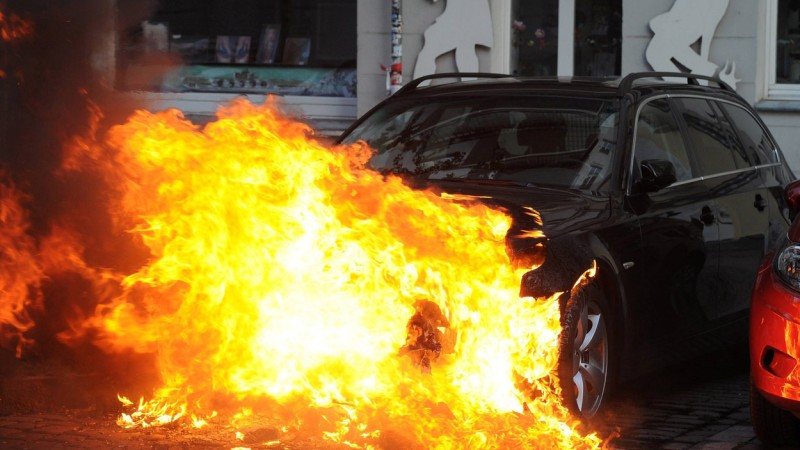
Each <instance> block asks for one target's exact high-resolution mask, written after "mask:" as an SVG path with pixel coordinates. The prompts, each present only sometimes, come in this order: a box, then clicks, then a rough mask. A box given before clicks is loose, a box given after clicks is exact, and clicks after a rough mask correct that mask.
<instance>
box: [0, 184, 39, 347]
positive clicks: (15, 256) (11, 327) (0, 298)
mask: <svg viewBox="0 0 800 450" xmlns="http://www.w3.org/2000/svg"><path fill="white" fill-rule="evenodd" d="M4 179H5V174H3V173H0V244H1V245H0V248H2V250H0V293H2V295H0V345H2V346H3V347H8V346H14V347H15V348H16V354H17V357H19V356H21V355H22V353H23V350H24V349H25V348H27V347H29V346H30V345H31V344H32V341H31V339H30V338H28V337H27V336H26V334H25V333H26V332H27V331H28V330H30V329H31V328H32V327H33V326H34V322H33V319H32V318H31V311H33V310H36V309H40V308H41V292H40V291H39V286H40V281H41V279H42V278H43V276H44V275H43V271H42V268H41V266H40V265H39V262H38V260H37V258H36V256H35V255H36V253H37V252H36V244H35V242H34V240H33V239H32V238H31V237H30V236H29V235H28V228H29V226H30V224H29V221H28V214H27V211H26V209H25V207H24V202H26V201H27V199H28V197H27V196H26V195H25V194H24V193H22V192H20V191H19V190H18V189H17V188H16V187H15V186H14V184H13V183H11V182H10V181H5V182H3V180H4Z"/></svg>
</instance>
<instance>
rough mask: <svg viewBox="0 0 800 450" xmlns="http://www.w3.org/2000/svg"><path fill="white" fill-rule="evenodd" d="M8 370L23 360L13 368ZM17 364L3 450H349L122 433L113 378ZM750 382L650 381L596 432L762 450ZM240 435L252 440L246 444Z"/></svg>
mask: <svg viewBox="0 0 800 450" xmlns="http://www.w3.org/2000/svg"><path fill="white" fill-rule="evenodd" d="M8 361H13V359H12V360H4V362H8ZM14 364H16V366H17V367H16V368H17V369H19V370H18V371H17V373H16V374H15V375H13V376H12V375H9V374H8V373H6V374H4V375H3V376H2V378H0V447H2V448H4V449H45V448H46V449H52V448H80V449H85V450H94V449H107V448H112V447H113V448H120V449H190V448H191V449H196V448H201V449H216V448H234V447H245V448H252V449H258V448H276V449H319V450H323V449H324V450H328V449H344V448H349V447H346V446H345V445H343V444H333V443H330V442H327V441H324V440H323V439H321V438H320V437H319V436H316V435H304V434H302V433H282V432H281V430H280V425H279V424H276V423H273V422H271V421H270V420H269V419H267V418H265V417H257V416H256V417H252V418H251V419H250V421H249V422H248V423H246V424H245V423H243V424H242V426H241V427H240V428H239V429H238V430H237V429H234V428H232V427H205V428H200V429H196V428H186V427H177V426H171V427H158V428H151V429H145V430H126V429H122V428H120V427H118V426H117V425H116V424H115V420H116V416H117V415H118V413H119V403H118V402H117V401H116V399H113V401H112V399H110V397H109V395H104V394H103V392H105V394H112V395H113V392H112V387H111V383H109V379H108V378H107V377H108V376H109V375H80V374H73V375H68V374H66V372H64V371H62V373H61V374H53V375H44V376H43V375H42V373H45V372H48V371H52V370H55V369H63V368H58V367H57V366H48V367H43V366H38V365H37V366H34V365H32V364H30V363H22V362H19V361H18V362H16V363H14ZM22 366H26V367H22ZM6 367H8V366H6ZM22 369H25V370H22ZM687 373H689V374H691V376H689V377H687V376H686V374H687ZM748 376H749V375H748V368H747V361H746V355H743V354H738V355H734V357H731V356H730V355H724V356H723V357H720V358H716V359H713V360H710V361H705V362H703V363H697V362H692V363H691V364H688V365H687V366H682V367H679V368H676V369H674V370H671V371H669V372H666V373H663V374H660V375H658V376H651V377H646V378H645V379H642V380H639V381H638V382H636V383H634V384H632V385H628V386H626V389H625V391H624V392H620V394H619V396H618V397H617V398H616V399H615V400H614V401H613V402H612V403H611V405H610V407H609V408H608V410H607V411H606V412H605V413H604V414H603V415H602V417H601V418H600V419H599V420H598V421H597V422H596V423H595V426H596V428H597V431H598V432H599V434H600V435H602V436H605V435H608V434H610V433H614V432H615V431H618V432H619V434H620V437H619V438H617V439H615V440H614V441H613V443H612V444H611V448H615V449H650V448H670V449H707V448H724V449H731V450H745V449H747V450H758V449H762V448H764V447H763V446H761V444H760V443H759V441H758V440H757V438H756V437H755V435H754V433H753V430H752V428H751V425H750V417H749V413H748V395H747V383H748ZM127 382H128V383H130V384H131V385H133V384H136V383H135V381H134V380H127ZM617 427H619V428H618V429H617ZM237 431H238V432H240V433H242V434H240V435H238V437H237V435H236V432H237ZM380 445H381V446H382V448H384V449H389V450H392V449H401V448H402V449H405V448H411V447H409V442H408V441H407V440H406V439H405V438H404V437H403V436H402V434H401V433H399V432H398V431H393V430H386V431H385V432H384V434H383V436H382V439H381V441H380Z"/></svg>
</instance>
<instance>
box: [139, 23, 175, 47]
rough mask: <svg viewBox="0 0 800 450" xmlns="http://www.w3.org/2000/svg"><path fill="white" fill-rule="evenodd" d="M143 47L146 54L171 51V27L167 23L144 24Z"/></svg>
mask: <svg viewBox="0 0 800 450" xmlns="http://www.w3.org/2000/svg"><path fill="white" fill-rule="evenodd" d="M142 46H143V49H144V53H145V54H153V53H165V52H167V51H168V50H169V25H168V24H167V23H166V22H150V21H147V20H145V21H143V22H142Z"/></svg>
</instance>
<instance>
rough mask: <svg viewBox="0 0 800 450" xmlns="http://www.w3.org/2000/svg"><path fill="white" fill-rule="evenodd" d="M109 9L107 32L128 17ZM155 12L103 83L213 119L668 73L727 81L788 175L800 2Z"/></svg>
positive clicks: (339, 3)
mask: <svg viewBox="0 0 800 450" xmlns="http://www.w3.org/2000/svg"><path fill="white" fill-rule="evenodd" d="M117 2H118V6H120V8H118V9H119V11H118V14H119V17H120V18H121V19H120V22H125V20H124V19H122V18H123V17H136V14H135V12H134V13H132V12H131V11H129V10H126V9H125V8H124V7H122V6H124V5H126V3H124V2H123V0H117ZM128 3H139V2H128ZM156 4H157V7H156V11H155V13H154V14H153V13H150V14H149V17H148V18H146V19H145V20H142V21H136V22H135V23H127V25H126V26H125V27H123V29H124V30H126V31H125V32H123V33H120V35H119V38H118V43H117V51H116V63H115V65H116V70H115V83H116V85H117V87H118V88H119V89H121V90H123V91H127V92H132V93H135V95H142V96H144V97H146V98H147V99H148V100H149V101H150V102H151V103H155V104H156V105H160V106H163V107H178V108H180V109H182V110H184V111H185V112H187V113H188V114H192V115H196V116H204V115H207V116H210V115H211V114H213V112H214V111H215V110H216V108H217V106H218V105H219V103H221V102H225V101H228V100H230V99H232V98H235V97H238V96H242V95H244V96H247V97H248V98H250V99H251V100H253V101H254V102H260V101H263V99H264V97H265V96H266V95H268V94H276V95H280V96H281V97H282V98H283V103H284V104H285V105H286V106H287V108H289V109H290V110H291V111H293V112H295V113H296V114H297V115H298V116H301V117H303V118H306V119H307V120H308V121H309V122H310V123H311V124H312V125H313V126H315V127H316V128H317V129H318V130H320V131H321V132H323V133H326V134H331V135H333V134H336V133H338V132H339V131H340V130H342V129H343V128H344V127H346V126H347V125H348V124H349V123H351V122H352V121H353V120H354V119H355V118H357V117H358V116H360V115H362V114H364V113H365V112H366V111H367V110H369V108H371V107H372V106H374V105H375V104H376V103H377V102H379V101H380V100H382V99H384V98H386V97H387V96H388V95H390V93H391V92H392V91H393V90H396V89H397V88H398V87H399V86H401V85H402V84H403V82H407V81H408V80H411V79H413V78H414V77H418V76H422V75H426V74H429V73H440V72H474V71H482V72H498V73H511V74H519V75H558V76H573V75H609V76H613V75H622V74H626V73H629V72H632V71H645V70H664V71H674V70H679V71H684V72H693V73H700V74H705V75H710V76H719V77H720V78H722V79H723V80H725V81H726V82H728V83H729V84H731V85H732V86H734V87H735V89H736V90H737V91H738V92H739V93H740V94H741V95H742V96H743V97H744V98H745V99H747V100H748V101H749V102H751V103H752V104H754V105H755V106H756V108H757V109H758V110H759V112H760V113H761V115H762V117H763V118H764V119H765V121H766V122H767V124H768V126H769V127H770V129H771V130H772V132H773V134H774V135H775V136H776V138H777V140H778V141H779V144H780V145H781V147H782V148H783V151H784V153H785V154H786V158H787V159H788V160H789V162H790V163H791V165H792V167H793V168H795V169H796V170H798V171H800V151H798V149H797V148H795V144H794V143H795V142H800V127H798V126H797V125H798V124H800V0H759V1H753V0H647V1H640V0H535V1H534V0H238V1H236V2H225V1H222V0H158V1H157V2H156ZM398 12H399V14H397V13H398ZM128 22H130V20H129V21H128ZM563 30H568V31H569V32H566V33H565V32H563ZM237 55H238V56H237ZM165 67H166V68H167V69H168V70H165ZM393 69H394V70H395V71H397V72H398V73H395V74H392V70H393ZM151 73H159V74H161V76H160V78H154V77H151V76H150V75H151ZM164 73H166V74H167V75H163V74H164Z"/></svg>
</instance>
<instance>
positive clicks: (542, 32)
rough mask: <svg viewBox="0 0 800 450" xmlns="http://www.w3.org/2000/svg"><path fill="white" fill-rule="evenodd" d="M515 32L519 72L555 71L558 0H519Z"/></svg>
mask: <svg viewBox="0 0 800 450" xmlns="http://www.w3.org/2000/svg"><path fill="white" fill-rule="evenodd" d="M512 33H513V34H512V45H513V46H514V49H515V50H516V54H517V69H516V73H517V74H519V75H538V76H549V75H555V74H556V67H557V63H558V0H541V1H536V2H531V1H523V0H517V1H516V5H515V19H514V22H513V26H512Z"/></svg>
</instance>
